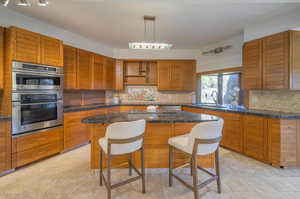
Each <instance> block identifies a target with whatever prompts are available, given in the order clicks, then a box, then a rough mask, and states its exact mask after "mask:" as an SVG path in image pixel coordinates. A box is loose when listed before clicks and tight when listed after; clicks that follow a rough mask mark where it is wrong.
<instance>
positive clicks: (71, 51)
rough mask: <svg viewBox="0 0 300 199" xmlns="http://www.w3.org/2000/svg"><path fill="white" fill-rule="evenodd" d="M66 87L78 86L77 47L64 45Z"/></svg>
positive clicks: (73, 87) (74, 87)
mask: <svg viewBox="0 0 300 199" xmlns="http://www.w3.org/2000/svg"><path fill="white" fill-rule="evenodd" d="M64 88H65V89H76V88H77V49H76V48H73V47H71V46H64Z"/></svg>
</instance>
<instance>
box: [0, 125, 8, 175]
mask: <svg viewBox="0 0 300 199" xmlns="http://www.w3.org/2000/svg"><path fill="white" fill-rule="evenodd" d="M10 126H11V123H10V122H8V121H3V122H0V173H1V172H3V171H6V170H9V169H11V131H10Z"/></svg>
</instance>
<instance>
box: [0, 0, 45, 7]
mask: <svg viewBox="0 0 300 199" xmlns="http://www.w3.org/2000/svg"><path fill="white" fill-rule="evenodd" d="M9 2H10V0H0V5H1V4H2V5H3V6H4V7H7V6H8V4H9ZM48 4H49V1H47V0H38V2H37V5H38V6H41V7H45V6H47V5H48ZM16 5H17V6H24V7H29V6H31V3H30V2H28V1H27V0H19V1H18V2H17V3H16Z"/></svg>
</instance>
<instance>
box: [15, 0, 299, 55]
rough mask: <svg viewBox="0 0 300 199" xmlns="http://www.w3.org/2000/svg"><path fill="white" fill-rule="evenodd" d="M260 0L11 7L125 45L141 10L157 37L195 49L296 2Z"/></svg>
mask: <svg viewBox="0 0 300 199" xmlns="http://www.w3.org/2000/svg"><path fill="white" fill-rule="evenodd" d="M12 1H16V0H12ZM29 1H31V2H32V1H37V0H29ZM262 1H263V0H252V1H251V2H252V3H246V2H247V1H246V0H239V1H238V2H243V3H232V2H237V0H235V1H234V0H210V1H209V2H210V3H204V1H203V0H49V2H50V4H49V6H48V7H37V6H32V7H16V6H14V5H13V3H11V4H10V6H9V7H10V8H11V9H14V10H16V11H18V12H21V13H23V14H25V15H28V16H32V17H35V18H38V19H40V20H42V21H45V22H47V23H49V24H53V25H56V26H58V27H62V28H64V29H67V30H69V31H72V32H74V33H79V34H81V35H83V36H86V37H88V38H91V39H94V40H96V41H99V42H101V43H103V44H106V45H108V46H111V47H113V48H128V42H132V41H142V40H143V39H144V22H143V16H144V15H153V16H156V38H157V41H159V42H169V43H172V44H173V46H174V47H173V48H176V49H196V48H200V47H201V46H203V45H205V44H208V43H213V42H217V41H221V40H223V39H226V38H228V37H231V36H233V35H236V34H238V33H241V32H242V31H243V28H244V27H245V25H246V24H249V23H254V22H257V21H261V20H262V19H266V18H270V17H272V16H274V15H277V14H280V13H282V12H287V11H289V10H290V9H293V8H295V6H298V5H300V4H298V3H297V4H296V3H255V2H262ZM216 2H218V3H216ZM220 2H222V3H220ZM253 2H254V3H253ZM264 2H271V1H270V0H266V1H264ZM281 2H285V1H284V0H283V1H281Z"/></svg>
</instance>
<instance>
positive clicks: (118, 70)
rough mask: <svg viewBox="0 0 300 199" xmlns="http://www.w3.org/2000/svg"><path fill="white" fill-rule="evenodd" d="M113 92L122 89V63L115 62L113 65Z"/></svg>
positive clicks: (120, 61) (119, 61)
mask: <svg viewBox="0 0 300 199" xmlns="http://www.w3.org/2000/svg"><path fill="white" fill-rule="evenodd" d="M115 73H116V74H115V78H116V79H115V90H117V91H120V90H123V89H124V61H122V60H116V64H115Z"/></svg>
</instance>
